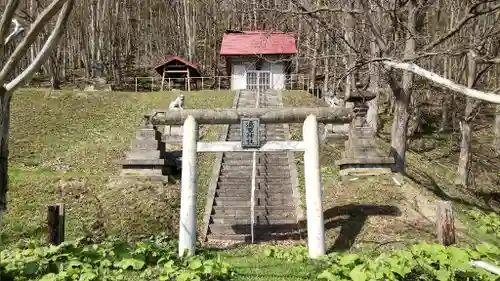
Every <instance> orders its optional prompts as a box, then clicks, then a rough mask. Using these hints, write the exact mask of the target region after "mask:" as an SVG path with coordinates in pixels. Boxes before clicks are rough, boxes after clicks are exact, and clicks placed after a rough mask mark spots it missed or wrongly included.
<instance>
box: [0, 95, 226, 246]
mask: <svg viewBox="0 0 500 281" xmlns="http://www.w3.org/2000/svg"><path fill="white" fill-rule="evenodd" d="M177 94H178V93H176V92H153V93H130V92H81V91H51V90H48V89H21V90H19V91H17V92H16V93H15V94H14V98H13V100H12V113H11V114H12V115H11V116H12V117H11V134H10V159H9V166H10V171H9V176H10V186H9V192H8V195H7V196H8V210H7V212H6V213H5V216H4V224H3V227H2V233H1V238H2V241H3V244H4V245H5V244H8V243H12V242H15V241H18V240H19V239H23V238H31V239H33V238H34V239H45V236H46V230H45V229H46V221H45V220H46V205H48V204H53V203H59V202H62V203H65V204H66V206H67V226H66V227H67V228H66V235H67V238H68V239H72V238H75V237H79V236H82V235H85V234H94V233H96V232H99V231H100V232H105V233H106V234H118V235H121V236H124V237H132V236H137V235H146V234H150V233H154V232H157V231H164V232H168V233H172V234H174V233H175V232H176V231H177V228H178V225H177V224H176V223H175V221H176V220H172V218H176V217H177V215H175V213H176V212H177V210H178V207H179V200H178V195H179V192H178V190H179V185H178V184H177V183H173V184H170V185H169V186H167V187H166V188H160V189H158V188H152V187H147V186H146V187H144V186H142V187H134V186H131V187H130V188H124V189H123V188H122V189H119V190H118V189H116V190H114V189H113V188H109V184H108V179H109V177H110V176H117V175H118V174H119V170H120V169H121V166H120V165H119V164H118V163H117V161H119V160H121V159H123V158H124V157H125V152H126V151H128V150H129V149H130V145H131V143H132V140H133V139H134V137H135V131H136V130H137V128H138V126H139V124H140V121H141V118H142V114H143V113H144V112H146V111H148V110H150V109H152V108H166V107H167V106H168V103H169V102H170V100H172V99H173V98H174V97H175V95H177ZM185 95H186V108H228V107H231V106H232V102H233V94H232V93H231V92H229V91H203V92H190V93H185ZM220 129H221V126H207V127H206V128H205V129H203V138H204V139H206V140H215V139H217V138H218V135H219V132H220ZM213 159H215V155H214V154H208V153H205V154H200V157H199V194H200V196H199V204H200V206H199V209H200V210H203V207H204V198H205V191H206V188H207V185H208V181H209V179H210V173H211V170H212V164H213Z"/></svg>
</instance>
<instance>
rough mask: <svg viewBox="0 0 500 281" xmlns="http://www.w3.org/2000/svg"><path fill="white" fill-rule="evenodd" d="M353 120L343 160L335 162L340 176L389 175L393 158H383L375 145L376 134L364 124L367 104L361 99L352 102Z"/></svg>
mask: <svg viewBox="0 0 500 281" xmlns="http://www.w3.org/2000/svg"><path fill="white" fill-rule="evenodd" d="M353 112H354V115H355V117H354V118H353V120H352V122H351V124H350V129H349V133H348V140H347V141H346V142H345V152H344V153H343V158H342V159H340V160H338V161H336V164H337V165H339V166H340V175H341V176H363V175H366V176H368V175H379V174H385V173H390V172H391V168H392V165H393V164H394V158H392V157H388V156H383V153H382V152H381V151H380V149H379V148H378V147H377V146H376V144H375V138H376V132H374V131H373V129H372V128H371V126H369V124H368V123H367V122H366V115H367V113H368V104H367V103H366V101H364V100H363V99H357V100H356V101H355V102H354V107H353Z"/></svg>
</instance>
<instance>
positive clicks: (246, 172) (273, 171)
mask: <svg viewBox="0 0 500 281" xmlns="http://www.w3.org/2000/svg"><path fill="white" fill-rule="evenodd" d="M246 167H248V166H245V168H242V169H222V170H221V171H220V174H221V175H235V176H238V177H240V176H249V177H251V176H252V169H251V168H250V169H248V168H246ZM256 176H257V177H258V176H271V177H273V176H283V177H286V176H290V170H289V169H283V168H280V167H279V166H276V167H267V168H266V169H257V171H256Z"/></svg>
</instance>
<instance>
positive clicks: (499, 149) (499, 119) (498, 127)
mask: <svg viewBox="0 0 500 281" xmlns="http://www.w3.org/2000/svg"><path fill="white" fill-rule="evenodd" d="M494 131H495V136H494V139H493V147H494V150H495V152H496V154H497V156H500V105H497V106H496V107H495V127H494Z"/></svg>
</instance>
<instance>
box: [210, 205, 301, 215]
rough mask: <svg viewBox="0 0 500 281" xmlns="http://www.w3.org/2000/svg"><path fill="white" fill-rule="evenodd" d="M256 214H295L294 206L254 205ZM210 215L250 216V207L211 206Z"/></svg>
mask: <svg viewBox="0 0 500 281" xmlns="http://www.w3.org/2000/svg"><path fill="white" fill-rule="evenodd" d="M254 212H255V215H256V216H268V215H280V216H295V215H296V214H297V210H296V207H295V206H255V209H254ZM212 215H214V216H219V215H233V216H250V207H247V206H213V208H212Z"/></svg>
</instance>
